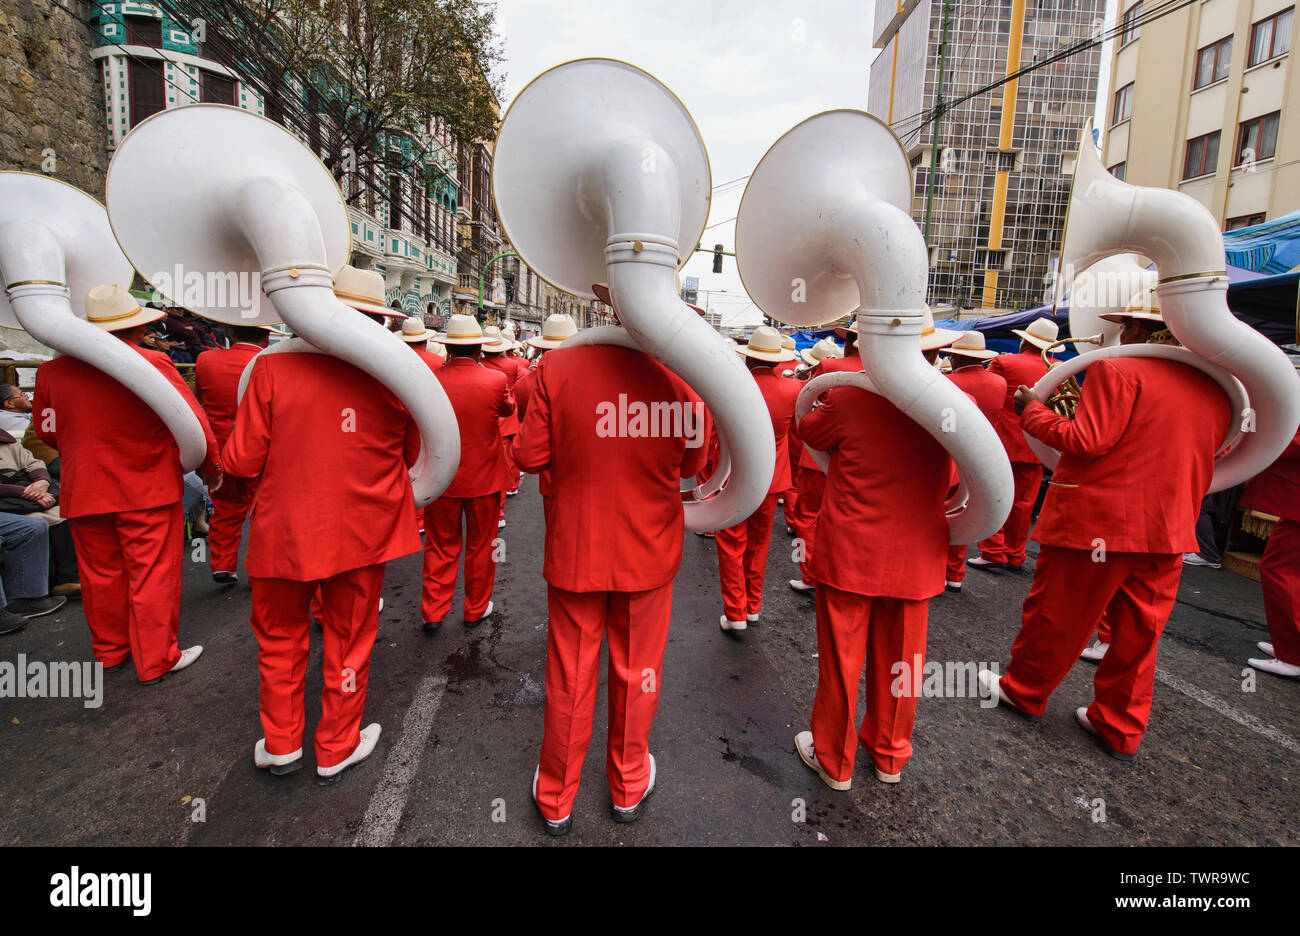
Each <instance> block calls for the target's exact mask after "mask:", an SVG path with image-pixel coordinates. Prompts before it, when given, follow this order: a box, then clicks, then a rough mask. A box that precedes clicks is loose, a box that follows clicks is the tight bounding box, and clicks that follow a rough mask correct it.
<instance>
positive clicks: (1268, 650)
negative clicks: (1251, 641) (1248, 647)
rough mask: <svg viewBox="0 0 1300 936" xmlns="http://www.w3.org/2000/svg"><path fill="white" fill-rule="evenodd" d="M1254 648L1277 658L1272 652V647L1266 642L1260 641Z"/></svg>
mask: <svg viewBox="0 0 1300 936" xmlns="http://www.w3.org/2000/svg"><path fill="white" fill-rule="evenodd" d="M1255 646H1257V647H1259V649H1261V650H1263V651H1264V652H1265V653H1266V654H1268V655H1269V656H1270V657H1275V656H1277V654H1276V653H1274V652H1273V645H1272V644H1271V643H1269V642H1268V641H1267V640H1261V641H1260V642H1259V643H1257V644H1255Z"/></svg>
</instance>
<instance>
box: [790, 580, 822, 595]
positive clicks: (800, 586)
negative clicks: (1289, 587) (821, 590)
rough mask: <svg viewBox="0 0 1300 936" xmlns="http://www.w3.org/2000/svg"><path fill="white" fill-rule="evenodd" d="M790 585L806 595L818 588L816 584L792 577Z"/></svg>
mask: <svg viewBox="0 0 1300 936" xmlns="http://www.w3.org/2000/svg"><path fill="white" fill-rule="evenodd" d="M790 587H791V588H793V589H794V590H795V591H797V592H799V593H800V594H801V595H806V594H808V593H809V592H812V591H816V590H817V589H816V586H814V585H809V584H808V583H807V582H805V581H804V580H803V579H790Z"/></svg>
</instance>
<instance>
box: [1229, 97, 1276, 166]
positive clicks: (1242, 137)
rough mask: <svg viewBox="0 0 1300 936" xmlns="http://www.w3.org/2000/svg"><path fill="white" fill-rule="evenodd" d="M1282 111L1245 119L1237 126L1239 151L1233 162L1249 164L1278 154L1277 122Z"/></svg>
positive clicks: (1235, 163)
mask: <svg viewBox="0 0 1300 936" xmlns="http://www.w3.org/2000/svg"><path fill="white" fill-rule="evenodd" d="M1280 116H1281V112H1280V111H1274V112H1273V113H1271V114H1265V115H1264V116H1263V117H1256V118H1255V119H1254V120H1247V121H1244V122H1243V123H1242V124H1241V125H1240V126H1239V127H1238V128H1237V153H1236V158H1235V159H1234V160H1233V164H1234V165H1237V166H1244V165H1249V164H1250V163H1254V162H1257V161H1258V160H1261V159H1272V158H1273V157H1274V156H1276V155H1277V124H1278V119H1279V117H1280Z"/></svg>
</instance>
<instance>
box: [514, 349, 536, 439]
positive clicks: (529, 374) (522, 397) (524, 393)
mask: <svg viewBox="0 0 1300 936" xmlns="http://www.w3.org/2000/svg"><path fill="white" fill-rule="evenodd" d="M536 386H537V365H536V364H533V365H532V366H530V367H528V368H527V369H526V370H525V371H524V372H523V373H522V374H520V375H519V379H518V380H516V381H515V387H514V390H513V391H511V392H512V393H514V395H515V415H517V416H518V417H519V424H520V425H521V426H522V425H523V424H524V418H525V417H526V416H527V415H528V414H527V410H528V401H529V400H531V399H532V397H533V389H534V388H535V387H536Z"/></svg>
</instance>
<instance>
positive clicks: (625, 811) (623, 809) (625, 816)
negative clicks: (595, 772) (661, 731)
mask: <svg viewBox="0 0 1300 936" xmlns="http://www.w3.org/2000/svg"><path fill="white" fill-rule="evenodd" d="M646 757H648V758H650V785H649V786H648V787H646V788H645V792H644V793H642V794H641V798H640V799H639V800H637V801H636V804H635V805H634V806H614V821H615V822H624V823H626V822H636V821H637V820H638V819H640V818H641V808H642V807H643V806H645V801H646V800H648V799H649V798H650V794H651V793H653V792H654V791H655V775H656V774H657V773H658V771H657V770H656V768H655V756H654V755H653V754H647V755H646ZM610 805H611V806H613V804H612V803H611V804H610Z"/></svg>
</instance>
